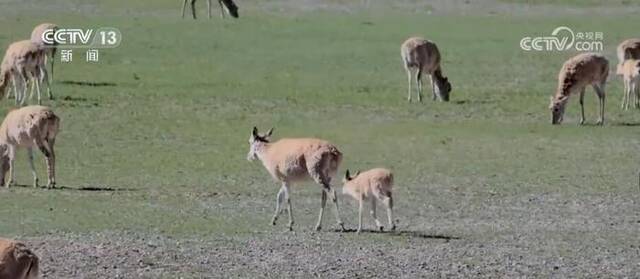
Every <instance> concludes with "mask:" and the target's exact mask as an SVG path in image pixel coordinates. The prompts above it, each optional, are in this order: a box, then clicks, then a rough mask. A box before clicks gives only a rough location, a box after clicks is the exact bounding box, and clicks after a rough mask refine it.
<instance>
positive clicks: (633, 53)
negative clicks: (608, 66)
mask: <svg viewBox="0 0 640 279" xmlns="http://www.w3.org/2000/svg"><path fill="white" fill-rule="evenodd" d="M616 53H617V55H618V67H617V68H616V73H617V74H619V75H622V64H623V63H624V61H626V60H627V59H640V39H627V40H624V41H623V42H622V43H620V44H619V45H618V48H617V49H616Z"/></svg>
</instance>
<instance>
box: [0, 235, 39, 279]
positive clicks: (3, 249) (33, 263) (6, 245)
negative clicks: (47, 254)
mask: <svg viewBox="0 0 640 279" xmlns="http://www.w3.org/2000/svg"><path fill="white" fill-rule="evenodd" d="M38 269H39V260H38V256H36V255H35V254H34V253H33V252H31V250H29V249H28V248H27V247H26V246H25V245H24V244H23V243H21V242H17V241H14V240H9V239H1V238H0V278H3V279H36V278H38V272H39V271H38Z"/></svg>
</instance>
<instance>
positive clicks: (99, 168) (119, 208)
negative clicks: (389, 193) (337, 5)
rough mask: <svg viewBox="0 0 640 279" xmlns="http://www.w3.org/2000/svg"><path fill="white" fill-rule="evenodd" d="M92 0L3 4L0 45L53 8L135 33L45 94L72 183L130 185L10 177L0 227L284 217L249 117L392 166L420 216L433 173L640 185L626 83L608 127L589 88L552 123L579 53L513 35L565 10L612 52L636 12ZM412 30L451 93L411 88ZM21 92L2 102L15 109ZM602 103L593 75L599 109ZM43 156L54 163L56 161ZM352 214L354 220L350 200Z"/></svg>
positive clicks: (202, 226) (76, 66) (121, 226)
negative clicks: (407, 57)
mask: <svg viewBox="0 0 640 279" xmlns="http://www.w3.org/2000/svg"><path fill="white" fill-rule="evenodd" d="M61 2H63V3H67V4H68V3H71V2H69V1H61ZM176 2H177V1H176ZM91 3H92V4H91V5H94V6H93V7H94V12H89V13H88V14H86V15H83V14H82V13H77V12H65V11H62V10H60V11H58V12H56V13H52V14H48V15H47V14H46V13H45V11H44V10H42V9H38V8H33V7H30V6H21V7H23V10H22V11H23V12H24V14H16V13H12V12H9V11H6V12H0V15H5V16H2V17H1V19H0V26H3V27H4V28H2V29H1V30H2V31H1V32H0V45H1V46H3V47H4V46H6V45H8V44H9V42H11V41H13V40H17V39H20V38H23V37H26V36H27V35H28V34H29V33H30V30H31V28H32V27H33V26H35V25H36V24H37V23H40V22H43V21H51V22H56V23H58V24H60V25H64V26H81V27H98V26H113V27H116V28H119V29H120V30H121V31H122V34H123V37H124V41H123V43H122V44H121V46H120V47H119V48H117V49H108V50H102V51H101V54H100V55H101V56H100V63H99V64H88V63H85V62H84V61H83V59H84V54H83V53H82V52H76V53H75V54H74V55H75V57H74V59H75V61H74V62H72V63H68V64H62V63H57V65H58V66H59V67H58V68H57V69H56V77H55V78H56V80H57V83H56V84H55V87H54V90H55V92H54V93H55V94H56V96H57V99H56V100H55V101H52V102H49V101H47V104H49V105H50V106H52V107H53V108H54V110H55V111H56V112H57V113H58V114H59V115H60V116H61V118H62V130H61V132H60V134H59V138H58V140H57V142H56V143H57V146H56V148H57V153H58V182H59V184H60V186H66V187H72V188H79V187H109V188H114V189H130V190H131V191H124V190H123V191H113V192H109V191H104V192H91V191H74V190H69V189H67V190H52V191H46V190H42V189H38V190H35V189H32V188H30V187H15V188H11V189H9V190H1V191H0V224H2V225H1V226H0V234H2V235H26V236H37V235H42V234H47V233H51V232H55V231H66V232H89V233H91V232H100V231H119V230H136V231H141V232H146V233H152V234H153V233H159V234H166V235H178V236H205V235H208V236H212V235H225V234H226V235H230V234H240V235H245V236H250V235H251V233H252V232H256V231H262V230H272V228H271V227H270V226H268V219H269V218H270V214H271V211H272V206H273V200H274V199H275V194H276V192H277V187H278V186H277V184H276V183H275V182H273V181H271V180H270V178H269V176H268V175H267V173H266V171H265V170H264V169H263V168H262V166H261V165H260V164H259V163H257V162H256V163H249V162H247V161H246V159H245V157H246V156H245V155H246V152H247V151H248V144H247V139H248V136H249V133H250V131H251V128H252V127H253V126H258V127H259V128H261V129H267V128H269V127H275V138H280V137H298V136H300V137H302V136H305V137H306V136H313V137H321V138H325V139H329V140H331V141H332V142H334V143H335V144H337V145H338V146H339V147H340V149H341V150H342V151H343V153H344V154H345V160H344V163H343V165H342V168H341V172H342V171H344V169H345V168H347V167H348V168H351V169H367V168H371V167H376V166H385V167H389V168H391V169H393V170H394V171H395V173H396V178H397V199H398V201H399V205H398V206H399V209H398V210H399V214H398V218H400V219H401V220H402V219H404V220H407V219H409V218H414V217H415V218H419V217H416V216H413V217H412V216H403V215H402V214H403V211H404V212H407V214H408V213H411V212H414V211H415V209H408V208H412V207H413V208H415V207H419V206H420V201H421V199H427V200H429V199H430V197H428V196H421V195H424V194H425V192H424V191H425V189H426V191H428V192H430V193H432V194H434V193H438V192H442V191H444V192H449V191H454V190H455V191H459V192H460V193H465V194H469V195H472V196H476V197H478V198H479V199H482V197H489V196H492V195H495V194H498V195H505V196H518V195H526V194H531V193H549V192H551V193H558V194H560V195H566V196H567V197H571V196H573V195H583V194H595V195H598V194H608V193H614V194H617V195H623V196H624V195H629V194H635V193H637V186H636V185H637V173H638V168H637V164H638V159H639V157H638V155H637V152H635V151H636V150H637V149H638V145H639V141H638V128H637V127H634V126H625V125H635V124H638V123H640V114H638V112H637V111H629V112H621V111H620V110H619V108H618V106H619V101H620V97H621V91H622V88H621V83H622V82H621V81H620V79H619V78H617V77H613V76H612V77H611V81H610V83H609V85H608V87H607V88H608V99H607V125H606V126H605V127H595V126H585V127H579V126H578V125H577V116H578V105H577V100H575V98H574V99H573V100H571V103H570V106H569V109H568V111H567V114H566V117H565V123H564V124H563V125H562V126H551V125H550V124H549V119H550V115H549V112H548V109H547V105H548V98H549V97H548V96H549V95H550V94H551V93H553V91H554V88H555V87H556V75H557V72H558V70H559V68H560V66H561V65H562V63H563V62H564V60H565V59H567V58H568V57H570V56H572V55H573V54H575V53H571V52H563V53H528V52H524V51H521V50H520V49H519V47H518V43H519V40H520V39H521V38H522V37H523V36H531V35H544V34H548V33H549V32H550V31H551V30H553V28H554V27H556V26H558V25H566V26H570V27H571V28H573V29H574V30H595V31H602V32H604V34H605V52H604V53H605V55H606V56H607V57H608V58H609V59H611V61H612V65H613V64H614V63H616V61H615V46H616V44H617V43H618V42H619V41H621V40H622V39H623V38H628V37H633V36H636V35H637V30H636V29H635V26H633V25H628V24H626V22H632V21H633V20H634V17H632V16H623V17H622V18H620V17H616V16H611V17H593V18H590V19H589V20H585V19H584V18H583V17H580V16H565V17H543V16H526V17H516V16H482V15H474V16H459V17H444V16H425V15H424V14H414V13H407V12H402V11H397V10H396V11H393V12H389V13H385V14H381V13H364V12H359V13H355V14H350V15H348V16H347V15H345V14H340V13H330V12H322V11H316V12H308V13H304V14H296V15H273V14H268V13H261V12H260V10H257V9H251V8H248V9H247V10H248V14H242V11H243V10H241V15H242V16H243V17H242V18H241V20H225V21H222V20H220V19H219V18H214V19H213V20H211V21H209V20H204V19H200V20H198V21H193V20H181V19H180V18H179V17H178V16H177V13H178V5H177V4H176V5H173V4H174V3H173V2H171V1H163V2H162V3H159V4H158V6H157V7H155V8H152V10H149V11H144V10H143V8H144V7H143V5H139V4H135V3H133V2H131V1H100V2H98V1H93V2H91ZM129 3H132V4H131V6H128V7H126V8H125V7H124V6H125V5H128V4H129ZM14 4H15V3H14ZM2 5H4V6H7V5H8V4H2ZM2 5H0V8H2V7H3V6H2ZM25 5H28V4H25ZM86 6H90V5H89V4H86V5H85V6H81V7H86ZM174 6H175V7H174ZM101 8H104V9H105V11H107V12H105V13H100V12H99V10H100V9H101ZM154 9H156V10H154ZM26 11H28V12H29V13H27V12H26ZM201 15H204V14H202V13H201ZM201 17H202V16H201ZM411 35H424V36H426V37H428V38H429V39H432V40H433V41H435V42H437V43H438V45H439V47H440V49H441V52H442V54H443V62H442V64H443V68H444V73H445V74H446V75H448V76H449V79H450V80H451V81H452V83H453V92H452V102H450V103H435V102H431V101H426V102H425V103H423V104H416V103H413V104H408V103H407V102H406V76H405V73H404V71H403V69H402V65H401V63H400V55H399V46H400V43H402V41H403V40H404V39H405V38H407V37H409V36H411ZM58 62H59V61H58ZM134 75H135V76H138V77H139V79H134ZM60 81H90V82H111V83H115V84H116V86H106V87H87V86H77V85H69V84H63V83H61V82H60ZM427 96H429V95H427ZM414 97H415V96H414ZM11 105H12V101H11V100H9V101H3V102H2V104H0V112H2V114H5V113H6V111H7V110H8V109H9V108H10V107H11ZM596 106H597V99H596V97H595V94H594V93H593V92H592V91H591V89H589V91H588V95H587V98H586V107H587V113H588V116H587V117H588V122H589V123H595V120H596V117H597V115H596ZM39 158H41V156H40V157H39ZM18 160H19V162H18V166H19V168H18V181H19V182H21V183H24V184H26V183H27V182H29V181H31V179H30V177H29V176H30V174H29V171H28V167H27V163H26V153H25V152H21V153H20V154H19V159H18ZM39 171H40V176H41V178H44V177H45V176H44V169H43V166H42V164H40V165H39ZM311 185H312V184H308V185H305V186H301V187H299V189H297V188H296V189H295V190H294V192H295V193H294V199H296V206H297V208H299V210H298V211H297V212H296V216H297V217H298V222H297V224H298V226H302V227H310V226H311V225H312V223H313V220H314V218H315V216H316V215H315V211H314V210H315V208H316V207H317V203H318V202H319V201H317V199H319V198H318V193H317V192H318V189H319V188H317V187H316V186H311ZM433 199H434V200H432V201H433V202H441V201H435V198H433ZM403 200H405V201H404V202H403ZM345 207H346V208H348V209H346V210H347V211H346V212H349V210H352V209H351V208H349V207H348V206H345ZM403 208H405V209H403ZM344 215H345V219H349V221H350V223H351V224H353V221H354V220H353V218H351V217H353V216H352V215H347V214H344ZM347 216H348V217H347ZM331 217H332V216H331V215H330V217H329V218H327V220H326V222H328V223H329V224H331V223H332V222H331V221H332V220H331ZM407 222H408V220H407Z"/></svg>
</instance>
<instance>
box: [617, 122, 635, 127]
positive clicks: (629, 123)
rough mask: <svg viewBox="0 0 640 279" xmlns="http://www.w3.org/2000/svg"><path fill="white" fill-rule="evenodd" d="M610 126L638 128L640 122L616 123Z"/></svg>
mask: <svg viewBox="0 0 640 279" xmlns="http://www.w3.org/2000/svg"><path fill="white" fill-rule="evenodd" d="M611 125H612V126H620V127H638V126H640V122H616V123H613V124H611Z"/></svg>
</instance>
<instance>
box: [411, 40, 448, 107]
mask: <svg viewBox="0 0 640 279" xmlns="http://www.w3.org/2000/svg"><path fill="white" fill-rule="evenodd" d="M400 54H401V56H402V62H404V69H405V70H406V72H407V78H408V80H409V94H408V96H407V100H409V102H411V83H412V82H413V79H414V73H413V72H414V70H415V82H416V84H417V87H418V101H419V102H422V74H423V73H426V74H428V75H429V77H430V79H431V92H432V94H433V100H435V99H436V96H437V98H439V99H440V101H445V102H448V101H449V93H450V92H451V83H449V79H448V78H447V77H445V76H443V75H442V68H441V67H440V51H439V50H438V47H437V46H436V44H435V43H433V42H431V41H429V40H425V39H423V38H419V37H412V38H409V39H407V40H406V41H405V42H404V43H402V46H401V47H400Z"/></svg>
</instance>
